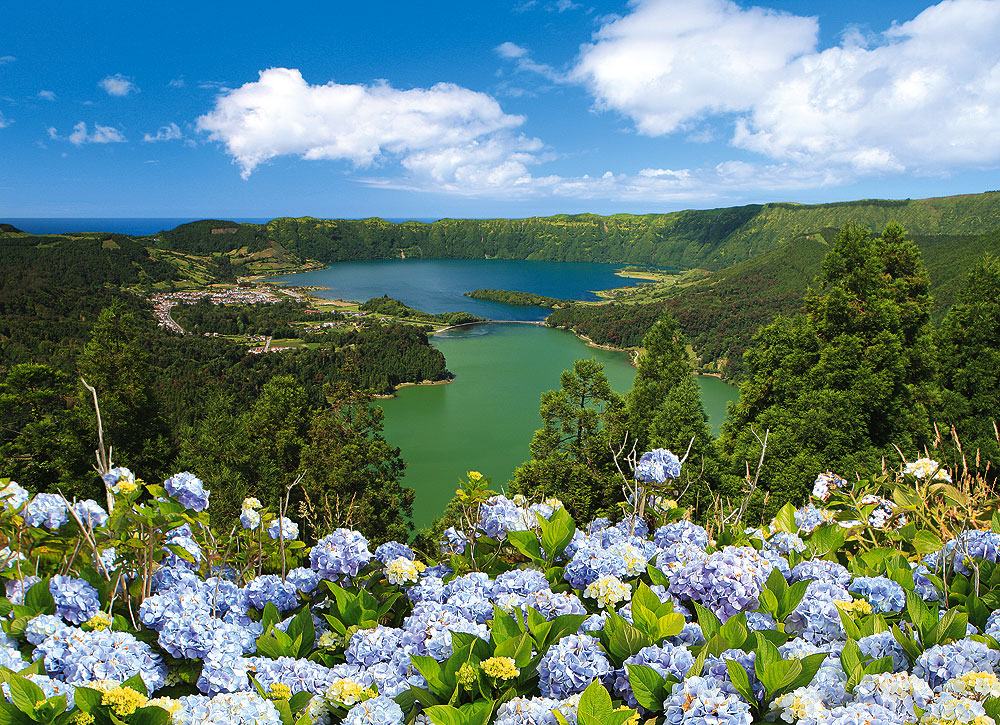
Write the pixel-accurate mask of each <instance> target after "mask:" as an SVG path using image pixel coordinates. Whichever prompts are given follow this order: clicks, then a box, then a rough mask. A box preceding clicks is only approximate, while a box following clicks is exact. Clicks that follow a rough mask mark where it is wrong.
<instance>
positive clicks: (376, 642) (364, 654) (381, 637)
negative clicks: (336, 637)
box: [344, 626, 403, 704]
mask: <svg viewBox="0 0 1000 725" xmlns="http://www.w3.org/2000/svg"><path fill="white" fill-rule="evenodd" d="M402 642H403V630H401V629H394V628H391V627H382V626H378V627H375V628H374V629H360V630H358V631H357V632H355V633H354V634H352V635H351V639H350V641H349V642H348V644H347V651H346V652H344V657H345V658H346V659H347V662H348V663H349V664H355V665H360V666H361V667H371V666H372V665H374V664H375V663H376V662H389V661H391V660H392V657H393V654H394V653H395V652H396V650H398V649H400V648H401V647H402ZM345 704H346V703H345Z"/></svg>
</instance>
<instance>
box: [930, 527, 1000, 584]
mask: <svg viewBox="0 0 1000 725" xmlns="http://www.w3.org/2000/svg"><path fill="white" fill-rule="evenodd" d="M970 558H972V559H985V560H986V561H990V562H994V563H995V562H997V561H1000V534H997V533H994V532H993V531H978V530H975V529H973V530H971V531H964V532H962V533H961V534H960V535H959V536H957V537H955V538H954V539H952V540H951V541H948V542H947V543H946V544H945V545H944V548H943V549H942V550H941V551H939V552H937V553H935V554H928V555H927V556H925V557H924V564H926V565H927V566H928V567H930V569H931V571H935V572H937V571H940V570H941V568H942V567H943V566H948V567H951V568H954V570H955V571H957V572H958V573H959V574H965V575H966V576H970V575H972V573H973V570H972V567H971V566H969V564H968V561H967V560H968V559H970Z"/></svg>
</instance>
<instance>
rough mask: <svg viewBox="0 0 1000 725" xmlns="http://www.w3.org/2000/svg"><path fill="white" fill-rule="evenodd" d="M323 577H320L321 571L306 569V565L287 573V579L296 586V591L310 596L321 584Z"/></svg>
mask: <svg viewBox="0 0 1000 725" xmlns="http://www.w3.org/2000/svg"><path fill="white" fill-rule="evenodd" d="M321 579H322V577H320V575H319V572H315V571H313V570H312V569H306V568H305V567H302V566H299V567H296V568H294V569H292V570H291V571H289V572H288V574H286V575H285V581H286V582H288V583H289V584H291V585H292V586H293V587H295V589H296V591H298V592H299V593H300V594H304V595H306V596H308V595H309V594H312V593H313V592H314V591H315V590H316V587H318V586H319V583H320V581H321Z"/></svg>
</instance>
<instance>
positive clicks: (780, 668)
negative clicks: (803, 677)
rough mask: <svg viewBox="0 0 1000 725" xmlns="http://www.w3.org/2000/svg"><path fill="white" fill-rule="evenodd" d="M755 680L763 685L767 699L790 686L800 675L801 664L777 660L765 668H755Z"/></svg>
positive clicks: (799, 662)
mask: <svg viewBox="0 0 1000 725" xmlns="http://www.w3.org/2000/svg"><path fill="white" fill-rule="evenodd" d="M755 670H756V672H757V679H758V680H760V682H761V684H762V685H764V689H765V690H766V691H767V696H768V699H769V700H770V699H772V698H773V697H774V696H775V695H776V694H778V693H780V692H782V691H783V690H784V689H786V688H787V687H789V686H790V685H792V684H793V683H794V682H795V680H796V679H798V677H799V675H800V674H802V662H801V661H799V660H795V659H792V660H777V661H776V662H772V663H771V664H770V665H768V666H767V667H763V668H755Z"/></svg>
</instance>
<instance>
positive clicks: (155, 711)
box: [128, 705, 171, 725]
mask: <svg viewBox="0 0 1000 725" xmlns="http://www.w3.org/2000/svg"><path fill="white" fill-rule="evenodd" d="M128 722H129V725H165V724H166V723H169V722H171V718H170V713H169V712H167V711H166V710H164V709H163V708H162V707H157V706H156V705H152V706H150V707H141V708H139V709H138V710H136V711H135V713H133V715H132V717H130V718H129V721H128Z"/></svg>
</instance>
